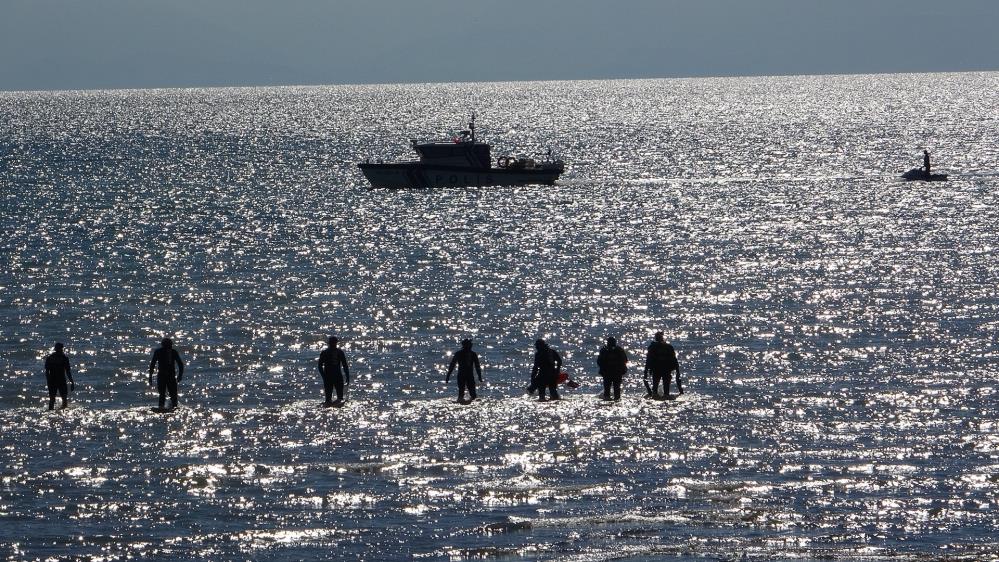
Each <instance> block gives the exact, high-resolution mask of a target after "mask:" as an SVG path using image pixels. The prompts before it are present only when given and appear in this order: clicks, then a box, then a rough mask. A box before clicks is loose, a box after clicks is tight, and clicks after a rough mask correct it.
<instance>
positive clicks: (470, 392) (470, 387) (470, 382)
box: [468, 376, 479, 400]
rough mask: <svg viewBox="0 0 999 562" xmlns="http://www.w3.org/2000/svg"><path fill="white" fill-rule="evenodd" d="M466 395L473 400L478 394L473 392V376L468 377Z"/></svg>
mask: <svg viewBox="0 0 999 562" xmlns="http://www.w3.org/2000/svg"><path fill="white" fill-rule="evenodd" d="M468 396H469V398H470V399H471V400H475V399H476V398H478V397H479V396H478V395H477V394H476V393H475V377H474V376H470V377H468Z"/></svg>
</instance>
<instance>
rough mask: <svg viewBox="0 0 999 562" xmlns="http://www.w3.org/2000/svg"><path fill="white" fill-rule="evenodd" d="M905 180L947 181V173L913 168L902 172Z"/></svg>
mask: <svg viewBox="0 0 999 562" xmlns="http://www.w3.org/2000/svg"><path fill="white" fill-rule="evenodd" d="M902 179H904V180H905V181H947V174H927V173H926V170H924V169H923V168H913V169H911V170H909V171H908V172H906V173H904V174H902Z"/></svg>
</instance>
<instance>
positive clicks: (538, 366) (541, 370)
mask: <svg viewBox="0 0 999 562" xmlns="http://www.w3.org/2000/svg"><path fill="white" fill-rule="evenodd" d="M534 348H535V351H534V367H532V368H531V386H530V387H529V388H528V394H530V393H531V392H532V391H533V390H534V389H538V400H539V401H542V402H543V401H544V400H545V389H546V388H547V389H548V393H549V394H550V395H551V399H552V400H558V399H559V395H558V390H557V389H556V387H557V386H558V373H559V371H561V370H562V357H561V356H560V355H559V354H558V352H557V351H555V350H554V349H552V348H551V346H549V345H548V342H546V341H545V340H538V341H536V342H534Z"/></svg>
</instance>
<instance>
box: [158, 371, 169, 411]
mask: <svg viewBox="0 0 999 562" xmlns="http://www.w3.org/2000/svg"><path fill="white" fill-rule="evenodd" d="M156 390H158V391H159V393H160V409H161V410H162V409H163V408H164V407H165V406H166V392H167V381H166V376H165V375H156Z"/></svg>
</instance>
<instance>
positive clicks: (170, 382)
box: [167, 375, 178, 408]
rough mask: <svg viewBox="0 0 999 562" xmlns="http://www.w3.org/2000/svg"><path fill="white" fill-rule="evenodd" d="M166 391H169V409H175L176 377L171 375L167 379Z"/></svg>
mask: <svg viewBox="0 0 999 562" xmlns="http://www.w3.org/2000/svg"><path fill="white" fill-rule="evenodd" d="M167 390H169V391H170V407H171V408H176V407H177V402H178V400H177V377H176V376H174V375H171V376H170V377H169V378H168V379H167Z"/></svg>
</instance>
